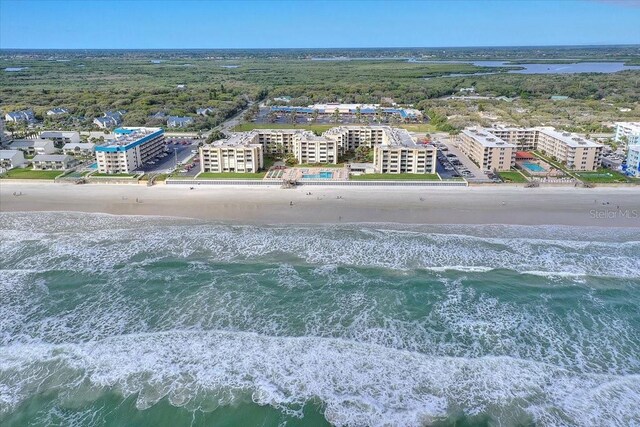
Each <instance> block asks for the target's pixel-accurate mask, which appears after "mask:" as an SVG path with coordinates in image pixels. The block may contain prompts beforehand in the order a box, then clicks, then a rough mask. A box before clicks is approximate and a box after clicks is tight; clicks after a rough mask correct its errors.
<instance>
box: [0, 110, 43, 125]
mask: <svg viewBox="0 0 640 427" xmlns="http://www.w3.org/2000/svg"><path fill="white" fill-rule="evenodd" d="M4 119H5V120H6V121H8V122H14V123H17V122H27V123H31V122H34V121H35V120H36V117H35V114H33V110H31V109H27V110H20V111H12V112H10V113H7V114H6V115H5V116H4Z"/></svg>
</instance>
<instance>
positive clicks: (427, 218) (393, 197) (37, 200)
mask: <svg viewBox="0 0 640 427" xmlns="http://www.w3.org/2000/svg"><path fill="white" fill-rule="evenodd" d="M14 192H18V193H19V192H22V194H23V195H22V196H14V195H13V193H14ZM308 192H311V195H307V193H308ZM0 211H1V212H16V211H79V212H103V213H109V214H115V215H161V216H176V217H188V218H201V219H210V220H217V221H231V222H242V223H269V224H283V223H285V224H286V223H296V224H301V223H315V224H320V223H337V222H392V223H393V222H395V223H408V224H522V225H542V224H562V225H585V226H602V227H638V226H640V189H638V188H633V187H617V188H611V187H610V188H604V187H598V188H591V189H587V188H574V187H553V188H524V187H512V186H508V187H507V186H477V187H453V188H439V187H427V188H417V187H411V188H397V187H387V188H384V187H377V188H372V187H351V188H347V187H304V186H303V187H299V188H296V189H288V190H285V189H281V188H279V187H275V186H274V187H250V186H246V187H245V186H243V187H231V186H197V187H195V188H194V189H193V190H190V188H189V187H188V186H180V185H157V186H154V187H146V186H143V185H110V184H85V185H73V184H52V183H31V182H24V183H23V182H17V183H16V182H6V181H5V182H2V183H0Z"/></svg>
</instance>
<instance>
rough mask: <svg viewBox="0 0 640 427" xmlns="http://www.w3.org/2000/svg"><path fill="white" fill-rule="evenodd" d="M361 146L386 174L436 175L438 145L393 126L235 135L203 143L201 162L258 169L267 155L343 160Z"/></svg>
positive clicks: (206, 166) (208, 166) (207, 166)
mask: <svg viewBox="0 0 640 427" xmlns="http://www.w3.org/2000/svg"><path fill="white" fill-rule="evenodd" d="M360 146H367V147H370V148H372V149H373V150H374V165H375V168H376V170H377V171H379V172H380V173H435V169H436V149H435V147H433V146H423V145H419V144H417V143H416V142H415V141H414V140H413V138H411V135H410V134H409V132H407V131H406V130H404V129H396V128H391V127H389V126H340V127H335V128H331V129H329V130H327V131H326V132H325V133H323V134H322V135H321V136H317V135H315V134H314V133H313V132H310V131H307V130H298V129H256V130H252V131H249V132H241V133H234V134H233V135H232V136H231V137H229V138H228V139H224V140H220V141H215V142H213V143H211V144H206V145H204V146H202V147H201V149H200V165H201V170H202V171H203V172H255V171H257V170H259V169H260V168H262V167H263V153H264V154H278V153H284V154H286V153H291V154H293V155H294V156H295V157H296V160H297V162H298V163H320V164H321V163H331V164H337V163H338V162H339V161H340V157H341V156H343V155H344V154H346V153H347V152H349V151H353V150H355V149H356V148H358V147H360ZM249 148H250V149H251V152H250V153H248V151H247V150H248V149H249ZM238 159H242V161H241V162H238Z"/></svg>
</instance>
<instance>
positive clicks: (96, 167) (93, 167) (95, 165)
mask: <svg viewBox="0 0 640 427" xmlns="http://www.w3.org/2000/svg"><path fill="white" fill-rule="evenodd" d="M89 169H98V163H97V162H96V163H91V164H90V165H89Z"/></svg>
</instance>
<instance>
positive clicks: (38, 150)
mask: <svg viewBox="0 0 640 427" xmlns="http://www.w3.org/2000/svg"><path fill="white" fill-rule="evenodd" d="M9 148H11V149H12V150H21V151H24V153H25V154H26V155H27V156H33V155H36V154H53V153H55V152H56V147H55V146H54V145H53V141H52V140H50V139H16V140H14V141H13V142H12V143H11V145H9Z"/></svg>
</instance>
